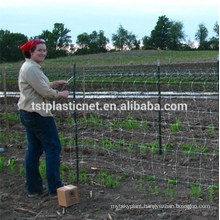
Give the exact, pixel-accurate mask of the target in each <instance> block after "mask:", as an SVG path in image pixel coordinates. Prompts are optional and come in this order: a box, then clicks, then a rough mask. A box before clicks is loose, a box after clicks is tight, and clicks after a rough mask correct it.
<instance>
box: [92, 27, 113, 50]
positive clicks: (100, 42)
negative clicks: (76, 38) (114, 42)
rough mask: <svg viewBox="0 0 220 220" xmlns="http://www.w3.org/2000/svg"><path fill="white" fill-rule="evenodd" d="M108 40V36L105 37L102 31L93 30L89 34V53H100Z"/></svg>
mask: <svg viewBox="0 0 220 220" xmlns="http://www.w3.org/2000/svg"><path fill="white" fill-rule="evenodd" d="M108 42H109V40H108V38H106V37H105V35H104V31H102V30H101V31H99V33H97V32H96V31H93V32H92V34H90V35H89V45H88V46H89V49H90V52H91V53H100V52H105V51H106V48H105V47H106V45H107V43H108Z"/></svg>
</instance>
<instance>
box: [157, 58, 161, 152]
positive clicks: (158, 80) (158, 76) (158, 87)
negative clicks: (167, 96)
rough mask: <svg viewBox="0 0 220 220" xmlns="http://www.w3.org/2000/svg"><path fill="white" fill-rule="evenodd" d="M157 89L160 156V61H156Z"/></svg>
mask: <svg viewBox="0 0 220 220" xmlns="http://www.w3.org/2000/svg"><path fill="white" fill-rule="evenodd" d="M157 89H158V104H159V110H158V142H159V153H160V154H162V137H161V94H160V60H159V59H158V60H157Z"/></svg>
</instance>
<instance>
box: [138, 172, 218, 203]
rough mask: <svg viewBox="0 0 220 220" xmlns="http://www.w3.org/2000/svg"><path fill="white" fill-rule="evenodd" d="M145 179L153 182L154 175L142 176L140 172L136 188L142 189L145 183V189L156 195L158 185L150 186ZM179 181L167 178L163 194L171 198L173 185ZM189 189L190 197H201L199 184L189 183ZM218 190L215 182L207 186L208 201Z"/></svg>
mask: <svg viewBox="0 0 220 220" xmlns="http://www.w3.org/2000/svg"><path fill="white" fill-rule="evenodd" d="M145 180H146V181H147V182H155V181H156V177H155V176H145V177H143V175H142V174H140V175H139V180H138V185H137V189H138V190H142V189H144V188H145V187H146V186H145V185H147V188H146V190H149V191H150V193H151V194H154V195H157V196H158V195H159V194H160V191H159V187H158V185H154V186H151V185H150V184H146V183H145ZM179 183H180V180H178V179H167V181H166V186H167V187H166V191H165V194H166V195H168V196H169V197H170V198H171V199H173V198H174V188H173V186H176V185H177V184H179ZM176 189H177V188H176ZM190 189H191V192H190V196H191V197H192V198H196V199H199V198H202V196H203V189H202V187H201V186H200V185H196V184H191V185H190ZM218 191H219V184H216V185H213V186H210V187H209V189H208V192H209V200H210V202H213V201H214V194H216V196H217V197H218Z"/></svg>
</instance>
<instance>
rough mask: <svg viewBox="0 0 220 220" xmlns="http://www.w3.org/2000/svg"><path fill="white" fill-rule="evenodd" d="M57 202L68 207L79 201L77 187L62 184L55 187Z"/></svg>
mask: <svg viewBox="0 0 220 220" xmlns="http://www.w3.org/2000/svg"><path fill="white" fill-rule="evenodd" d="M57 196H58V202H59V205H60V206H63V207H69V206H71V205H74V204H77V203H79V192H78V188H77V187H76V186H73V185H67V186H63V187H60V188H58V189H57Z"/></svg>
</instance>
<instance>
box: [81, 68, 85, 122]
mask: <svg viewBox="0 0 220 220" xmlns="http://www.w3.org/2000/svg"><path fill="white" fill-rule="evenodd" d="M82 71H83V82H82V87H83V88H82V89H83V104H84V105H85V103H86V83H85V67H84V66H83V68H82ZM83 118H84V120H85V122H86V108H84V110H83Z"/></svg>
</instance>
